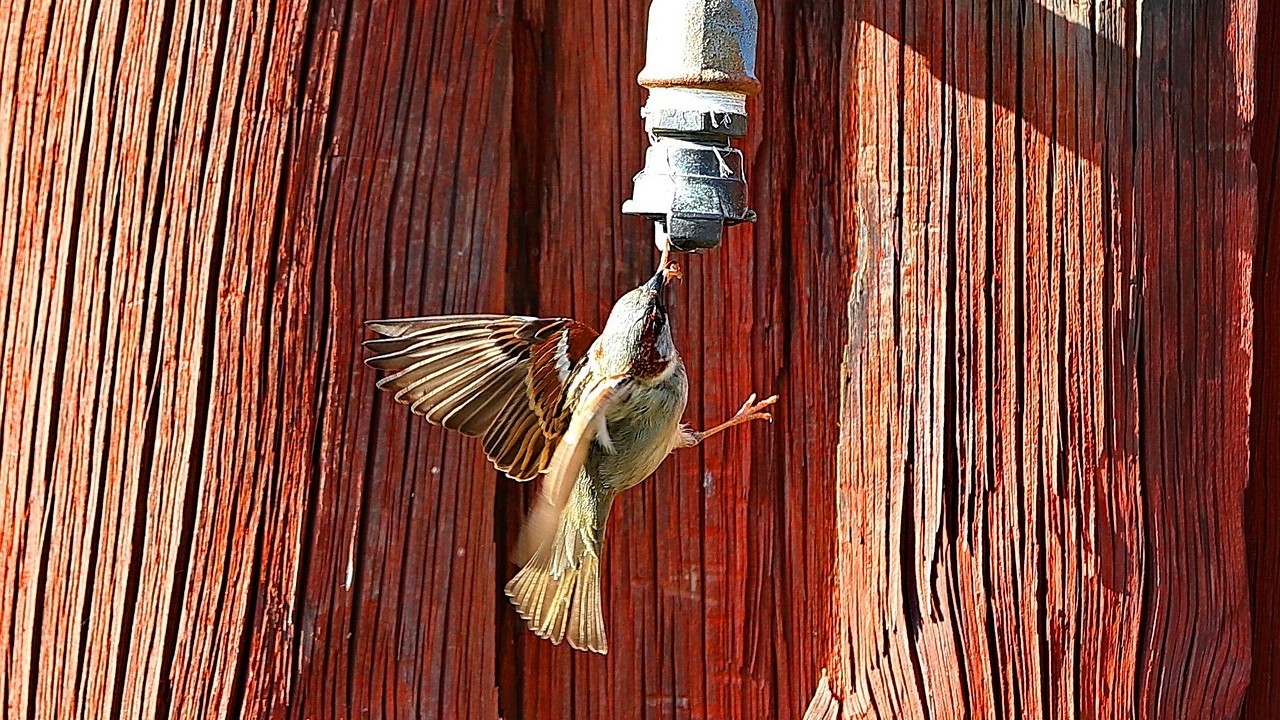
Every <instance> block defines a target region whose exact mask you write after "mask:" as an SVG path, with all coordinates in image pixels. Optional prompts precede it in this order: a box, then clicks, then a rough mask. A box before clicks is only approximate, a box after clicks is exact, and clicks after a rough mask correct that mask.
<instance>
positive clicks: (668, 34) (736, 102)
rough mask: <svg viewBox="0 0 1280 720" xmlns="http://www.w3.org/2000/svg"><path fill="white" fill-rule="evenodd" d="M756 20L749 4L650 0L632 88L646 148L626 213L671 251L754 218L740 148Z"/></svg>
mask: <svg viewBox="0 0 1280 720" xmlns="http://www.w3.org/2000/svg"><path fill="white" fill-rule="evenodd" d="M757 22H758V21H757V16H756V8H755V3H754V2H753V1H752V0H654V2H653V4H652V5H651V6H650V8H649V38H648V59H647V63H646V65H645V68H644V70H642V71H641V73H640V77H639V81H640V84H641V85H643V86H645V87H646V88H648V89H649V99H648V102H647V103H646V104H645V107H644V108H643V109H642V110H641V115H642V116H643V117H644V121H645V130H646V131H647V132H648V133H649V140H650V147H649V150H648V152H647V153H646V154H645V167H644V169H643V170H641V171H640V173H639V174H638V175H636V176H635V190H634V192H633V195H632V198H631V199H630V200H628V201H626V202H625V203H623V205H622V211H623V212H624V213H627V214H630V215H640V216H643V217H647V218H650V219H652V220H654V221H655V222H658V223H660V224H662V225H663V226H665V230H666V235H667V236H669V237H670V245H671V249H673V250H676V251H680V252H698V251H700V250H705V249H709V248H714V247H716V246H717V245H719V244H720V241H721V239H722V237H723V235H724V228H725V227H727V226H729V225H734V224H737V223H740V222H749V221H752V220H755V213H754V212H752V211H751V210H749V209H748V208H747V179H746V175H745V174H744V172H743V168H744V166H745V161H744V159H743V156H742V151H741V150H738V149H737V148H735V147H733V146H732V145H731V144H730V143H731V142H732V140H733V139H734V138H740V137H743V136H744V135H746V132H747V111H746V99H747V96H748V95H750V94H753V93H755V92H757V91H758V90H759V89H760V81H759V80H757V79H756V77H755V59H756V35H757Z"/></svg>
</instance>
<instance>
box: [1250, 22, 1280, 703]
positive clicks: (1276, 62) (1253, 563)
mask: <svg viewBox="0 0 1280 720" xmlns="http://www.w3.org/2000/svg"><path fill="white" fill-rule="evenodd" d="M1257 22H1258V33H1257V37H1258V45H1257V62H1256V67H1257V77H1256V78H1255V88H1256V89H1255V94H1254V97H1255V98H1256V101H1257V108H1256V113H1257V115H1256V117H1255V119H1254V123H1253V161H1254V163H1255V164H1256V165H1257V169H1258V249H1257V254H1256V256H1255V258H1254V279H1253V302H1254V316H1253V330H1254V344H1253V406H1252V408H1251V411H1250V412H1251V416H1252V417H1251V420H1252V428H1251V433H1250V436H1249V440H1250V446H1249V454H1250V459H1251V461H1252V462H1251V468H1250V470H1251V471H1250V474H1249V488H1248V490H1246V492H1245V500H1244V507H1245V542H1246V545H1247V547H1248V550H1249V587H1250V591H1251V599H1252V603H1251V605H1252V607H1251V610H1252V622H1253V665H1252V674H1251V678H1250V683H1249V692H1248V694H1247V695H1246V697H1245V712H1244V717H1245V718H1248V720H1260V719H1261V718H1267V717H1270V716H1271V715H1273V714H1274V713H1275V709H1276V708H1277V707H1280V676H1277V675H1276V672H1275V668H1277V667H1280V587H1277V583H1276V582H1275V578H1276V577H1280V534H1277V533H1276V531H1275V518H1276V517H1280V420H1278V419H1280V184H1278V183H1280V44H1278V43H1276V42H1275V40H1276V38H1278V37H1280V5H1277V4H1276V3H1259V4H1258V19H1257Z"/></svg>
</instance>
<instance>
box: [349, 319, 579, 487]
mask: <svg viewBox="0 0 1280 720" xmlns="http://www.w3.org/2000/svg"><path fill="white" fill-rule="evenodd" d="M368 325H369V327H370V328H372V329H373V330H374V331H376V332H378V333H379V334H380V335H382V336H383V337H380V338H375V339H373V340H369V341H367V342H365V346H366V347H368V348H369V349H370V350H372V351H373V352H375V353H377V354H376V355H374V356H373V357H370V358H368V359H367V360H366V361H365V362H367V363H368V364H369V365H370V366H372V367H375V368H378V369H380V370H386V371H388V372H389V373H390V374H388V375H387V376H386V377H384V378H382V379H381V380H379V381H378V387H379V388H381V389H383V390H388V391H390V392H394V393H395V399H396V402H400V403H403V404H405V405H408V406H409V407H410V409H411V410H412V411H413V412H414V413H416V414H418V415H422V416H423V417H425V418H426V419H427V421H428V422H431V423H433V424H436V425H442V426H444V427H446V428H449V429H451V430H457V431H459V432H462V433H464V434H466V435H471V436H473V437H483V439H484V449H485V453H486V454H487V455H488V456H489V459H490V460H492V461H493V464H494V465H495V466H496V467H497V468H498V469H499V470H501V471H503V472H505V473H507V474H508V475H510V476H511V477H513V478H515V479H517V480H528V479H530V478H533V477H535V476H536V475H537V474H538V473H541V472H544V471H545V470H546V468H547V465H548V464H549V463H550V462H551V455H552V453H553V452H554V451H555V446H556V443H557V442H558V441H559V439H560V436H561V435H563V434H564V432H565V429H566V428H567V427H568V423H569V413H568V412H567V409H566V407H565V403H564V389H565V385H566V383H567V381H568V378H569V375H570V374H571V373H572V372H573V370H574V369H575V368H576V367H577V366H578V364H579V362H580V361H581V360H582V357H583V356H584V355H585V354H586V351H587V348H589V347H590V346H591V343H592V342H594V340H595V338H596V332H595V331H594V330H592V329H591V328H589V327H587V326H586V325H583V324H582V323H579V322H575V321H573V320H569V319H567V318H548V319H540V318H532V317H521V316H511V315H443V316H439V317H424V318H406V319H402V320H382V321H377V322H370V323H368Z"/></svg>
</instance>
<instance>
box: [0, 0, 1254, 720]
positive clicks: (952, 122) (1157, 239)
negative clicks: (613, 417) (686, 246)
mask: <svg viewBox="0 0 1280 720" xmlns="http://www.w3.org/2000/svg"><path fill="white" fill-rule="evenodd" d="M646 6H647V3H646V2H645V1H644V0H626V1H625V2H603V1H601V0H561V1H559V2H556V1H554V0H425V1H424V2H415V3H395V2H387V1H385V0H271V1H268V2H261V3H237V2H230V1H229V0H227V1H223V0H219V1H217V2H215V1H212V0H141V1H135V2H130V3H109V2H100V1H99V0H86V1H84V2H79V1H71V2H55V1H54V0H43V1H32V2H26V3H23V2H11V3H0V28H2V30H0V279H3V280H5V281H7V282H5V284H4V285H3V287H4V288H5V291H4V292H3V293H2V294H0V342H2V343H3V356H2V358H3V359H2V361H0V362H3V366H2V367H0V398H2V404H0V572H3V581H0V688H3V690H2V692H3V698H2V699H3V707H4V711H5V716H6V717H15V718H30V719H36V718H54V717H57V718H63V717H76V718H79V717H85V718H89V717H95V718H96V717H102V718H116V717H123V718H170V717H172V718H185V717H202V718H205V717H207V718H230V717H245V718H260V717H280V718H284V717H297V718H330V717H332V718H345V717H367V718H384V717H385V718H401V717H403V718H409V717H415V718H417V717H428V718H435V717H439V718H498V717H502V718H507V719H508V720H514V719H515V718H569V717H573V718H591V717H598V716H602V715H608V716H611V717H627V718H630V717H660V718H772V717H778V718H790V717H800V716H801V715H802V714H803V713H804V712H805V711H806V709H808V710H809V712H811V713H813V714H815V716H817V715H820V716H822V717H828V718H830V717H836V716H839V717H845V718H860V717H879V718H962V717H964V718H969V717H972V718H987V717H990V718H1002V717H1019V716H1025V717H1044V718H1057V717H1062V718H1067V717H1081V718H1110V717H1142V718H1181V717H1214V718H1218V717H1221V718H1230V717H1237V716H1239V715H1240V708H1241V707H1242V704H1243V705H1244V707H1245V713H1244V716H1246V717H1249V718H1264V717H1268V716H1269V713H1270V710H1269V709H1270V708H1271V707H1272V706H1274V704H1275V699H1276V692H1277V688H1280V683H1277V682H1276V681H1275V680H1274V678H1273V677H1272V671H1271V669H1270V668H1271V667H1272V666H1274V664H1275V663H1273V662H1271V661H1270V660H1271V659H1273V656H1274V655H1275V654H1276V650H1275V648H1276V647H1277V646H1278V645H1277V642H1276V628H1277V627H1280V625H1278V624H1277V622H1276V613H1275V612H1274V606H1275V602H1274V601H1273V600H1274V598H1273V596H1274V589H1273V587H1272V586H1273V585H1274V583H1273V582H1269V578H1272V577H1274V576H1275V574H1276V572H1277V567H1276V565H1277V558H1280V553H1277V552H1276V547H1275V542H1274V540H1273V539H1272V538H1273V536H1274V533H1273V532H1272V530H1271V526H1272V525H1273V524H1274V522H1273V521H1274V519H1275V517H1276V514H1277V512H1280V506H1277V503H1276V502H1275V498H1276V497H1280V493H1277V492H1275V488H1274V484H1275V483H1274V482H1273V479H1274V478H1276V477H1280V471H1278V470H1277V467H1276V465H1277V462H1280V460H1277V458H1280V446H1277V444H1276V438H1277V437H1280V435H1277V433H1276V432H1275V429H1274V428H1273V427H1271V424H1269V423H1268V418H1274V417H1277V416H1280V391H1277V390H1276V388H1277V387H1280V386H1278V385H1277V382H1276V377H1277V376H1276V373H1275V371H1274V368H1275V367H1278V366H1280V365H1278V364H1277V362H1276V360H1277V348H1280V342H1276V340H1275V338H1274V337H1273V336H1274V335H1275V331H1276V330H1275V329H1276V328H1277V327H1280V304H1278V303H1277V302H1276V299H1277V297H1278V296H1277V292H1276V287H1277V283H1275V282H1272V281H1271V280H1273V279H1274V278H1272V276H1273V275H1274V274H1275V272H1276V265H1277V261H1276V259H1277V258H1278V257H1280V251H1277V247H1280V245H1278V244H1280V234H1277V232H1276V228H1280V220H1277V219H1276V217H1275V216H1276V213H1277V210H1276V208H1277V207H1280V204H1277V203H1275V202H1274V198H1273V197H1272V196H1273V195H1274V188H1275V177H1276V164H1275V162H1274V156H1275V148H1276V132H1277V131H1276V128H1277V126H1278V125H1280V123H1277V122H1276V116H1277V102H1276V101H1275V97H1276V92H1277V88H1274V87H1273V86H1274V85H1275V84H1276V83H1275V79H1276V77H1277V75H1276V73H1275V69H1276V68H1275V65H1276V51H1275V49H1274V46H1275V43H1274V42H1267V41H1265V40H1264V38H1267V37H1271V36H1273V35H1274V34H1275V32H1276V23H1277V14H1276V12H1275V10H1274V9H1272V8H1270V7H1269V6H1267V4H1266V3H1256V2H1255V1H1254V0H1224V1H1223V2H1194V3H1178V2H1170V1H1168V0H1159V1H1151V2H1142V3H1136V2H1128V3H1120V4H1115V3H1074V2H1066V0H1048V1H1045V2H1039V1H1037V2H1014V1H1013V0H990V1H985V0H911V1H910V2H898V1H896V0H894V1H889V0H859V1H858V2H856V3H844V2H837V1H835V0H822V1H821V2H809V3H785V2H774V1H772V0H769V1H763V2H760V3H759V8H760V20H761V36H760V37H761V41H760V48H759V53H760V55H759V63H758V66H759V67H758V69H759V75H760V77H761V80H762V81H763V84H764V87H765V90H764V93H763V94H762V95H760V96H759V97H758V98H755V99H753V100H752V101H751V105H750V111H751V135H750V136H749V137H748V138H747V140H746V142H745V143H744V149H745V152H746V153H747V158H748V160H749V162H750V167H749V178H750V181H751V188H752V195H753V198H754V199H753V205H754V208H755V209H756V210H758V211H759V213H760V219H759V222H757V223H756V224H755V225H753V226H749V227H742V228H736V229H733V230H731V231H730V232H729V235H728V237H727V239H726V241H725V243H724V245H723V246H722V247H721V248H720V249H719V250H717V251H715V252H713V253H711V254H709V255H706V256H702V257H697V258H689V259H687V260H685V262H684V264H685V266H686V271H687V272H686V279H685V280H684V282H683V284H682V285H681V286H680V288H679V289H678V290H677V292H676V296H677V297H676V299H675V301H674V303H673V316H674V323H675V328H676V339H677V343H678V345H679V346H680V347H681V349H682V351H683V353H684V355H685V358H686V362H687V364H688V366H689V371H690V379H691V386H692V392H691V398H690V405H689V411H688V417H687V419H688V420H689V422H691V423H692V424H694V425H695V426H698V427H703V426H708V425H711V424H714V423H715V422H718V421H720V420H722V419H724V418H725V417H727V416H728V415H730V414H731V413H732V412H733V411H734V410H735V409H736V408H737V407H738V406H739V405H740V404H741V402H742V400H743V399H744V398H745V397H746V395H748V394H749V393H751V392H760V393H773V392H776V393H779V394H781V396H782V400H781V401H780V403H779V405H778V407H777V412H776V413H775V415H776V420H775V422H774V423H773V424H771V425H767V426H766V425H758V426H754V427H751V428H750V429H749V430H742V431H734V432H732V433H728V434H726V435H724V436H720V437H717V438H716V439H715V440H713V441H710V442H708V443H707V444H706V445H705V446H703V447H701V448H699V449H697V450H693V451H686V452H684V453H682V454H680V455H678V456H676V457H675V458H673V459H672V460H671V461H669V462H668V463H666V465H664V467H663V468H661V469H660V471H659V472H658V473H657V474H656V475H655V476H654V478H653V479H651V480H650V481H648V482H647V483H645V484H644V485H642V486H641V487H640V488H637V489H635V490H633V491H631V492H628V493H627V494H625V495H624V496H623V497H622V498H621V499H620V501H619V502H618V504H617V505H616V506H615V509H614V512H613V516H612V518H611V521H610V529H609V534H608V541H607V543H606V548H607V549H606V553H605V558H604V575H605V599H606V605H607V610H606V616H607V617H606V622H607V624H608V628H609V633H610V640H611V643H610V644H611V653H610V654H609V655H608V656H606V657H603V658H602V657H596V656H586V655H583V654H575V653H573V652H571V651H570V650H568V649H567V648H564V647H552V646H551V645H549V644H548V643H545V642H543V641H539V640H537V639H536V638H534V637H533V636H532V635H530V634H529V633H528V632H527V631H526V630H525V628H524V626H523V624H522V623H521V622H520V620H519V619H518V617H517V616H516V615H515V613H514V612H513V611H512V610H511V608H510V606H509V604H508V603H507V602H506V601H505V598H503V597H502V594H501V588H502V586H503V584H504V583H505V582H506V580H507V579H508V578H509V577H510V575H511V574H512V572H514V568H513V566H511V564H510V563H509V561H508V560H507V557H508V555H509V552H510V550H511V547H512V544H513V543H514V541H515V538H516V534H517V532H518V529H519V525H520V520H521V517H522V515H523V512H524V510H525V508H526V506H527V502H528V501H529V499H530V492H531V488H530V487H528V486H524V485H520V484H516V483H513V482H510V481H508V480H506V479H504V478H500V477H498V476H497V474H496V473H495V472H494V471H493V470H492V468H491V467H490V466H489V465H488V464H487V463H486V462H485V461H484V459H483V455H482V453H481V452H480V450H479V448H478V447H477V446H476V445H475V443H474V442H471V441H467V440H463V439H460V438H456V437H453V436H449V435H447V434H445V433H442V432H440V431H439V430H438V429H434V428H429V427H427V426H425V424H423V423H421V422H418V421H416V420H415V419H414V418H411V417H410V416H409V415H408V413H405V412H404V411H403V408H400V407H399V406H395V405H394V403H391V402H389V399H388V398H386V397H380V396H379V395H378V394H377V393H375V391H374V389H373V382H374V374H373V373H372V372H371V371H370V370H368V369H367V368H366V367H365V366H364V365H363V364H362V363H361V357H362V351H361V349H360V346H359V343H360V341H361V340H362V339H364V337H365V332H364V330H363V327H362V326H361V322H362V321H363V320H366V319H371V318H378V317H394V316H403V315H419V314H432V313H442V312H504V311H505V312H519V313H536V314H542V315H568V316H572V317H575V318H578V319H580V320H583V321H585V322H588V323H591V324H593V325H597V326H598V325H599V324H600V323H601V322H602V320H603V318H604V317H605V314H606V313H607V311H608V308H609V306H610V304H611V303H612V301H613V299H614V298H616V297H617V296H618V295H619V294H621V293H622V292H624V291H625V290H627V289H629V288H630V287H632V286H633V285H634V284H636V283H637V282H639V281H640V280H642V279H643V278H645V277H647V275H648V274H649V273H650V272H651V270H652V267H653V263H654V261H655V259H656V252H655V250H654V249H653V247H652V240H651V238H652V234H651V233H652V229H651V227H649V226H648V225H647V224H646V223H644V222H643V221H641V220H639V219H636V218H628V217H623V216H621V215H620V213H619V212H618V209H619V207H620V205H621V203H622V201H623V200H624V199H625V198H626V197H628V196H629V194H630V191H631V184H630V181H629V177H630V174H632V173H633V172H634V171H636V170H638V169H639V165H640V162H641V156H642V153H643V150H644V147H645V144H646V140H645V137H644V135H643V130H642V125H641V120H640V118H639V107H640V105H641V104H642V102H643V100H644V94H643V90H642V89H641V88H640V87H638V86H637V85H635V83H634V77H635V74H636V73H637V72H638V70H639V68H640V67H641V66H642V64H643V55H644V45H643V43H644V38H643V34H642V33H643V28H644V18H645V12H646ZM1255 15H1256V18H1255ZM1255 25H1256V34H1255ZM1267 33H1270V35H1268V34H1267ZM1255 40H1258V41H1259V42H1258V43H1257V44H1258V51H1259V52H1258V57H1257V58H1256V60H1255V58H1254V43H1255ZM1255 67H1256V83H1255ZM1255 86H1256V89H1255ZM1255 98H1256V103H1257V107H1256V109H1255V107H1254V104H1255ZM1250 153H1252V156H1251V155H1250ZM1252 162H1256V163H1257V164H1258V168H1259V170H1258V172H1257V175H1256V178H1255V173H1254V170H1253V165H1252ZM1259 219H1260V223H1259ZM1251 293H1252V296H1251ZM1246 482H1247V483H1248V490H1247V491H1246V488H1245V486H1246ZM1242 528H1243V531H1242ZM1246 541H1247V544H1246ZM1246 551H1247V552H1246ZM1250 587H1251V588H1252V589H1253V596H1252V608H1253V614H1252V617H1253V620H1254V622H1253V624H1252V633H1250V623H1249V618H1250V613H1249V610H1250V605H1249V600H1250V595H1249V594H1248V589H1249V588H1250ZM1251 648H1252V649H1251ZM1251 660H1252V664H1251ZM824 671H825V672H824ZM1246 683H1250V684H1249V685H1248V694H1247V701H1246ZM815 688H818V689H819V692H818V694H817V696H815ZM811 701H813V702H812V703H811Z"/></svg>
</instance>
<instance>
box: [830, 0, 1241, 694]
mask: <svg viewBox="0 0 1280 720" xmlns="http://www.w3.org/2000/svg"><path fill="white" fill-rule="evenodd" d="M866 10H867V13H868V14H867V15H866V16H865V17H864V19H865V21H866V22H865V24H864V25H863V26H862V35H861V39H860V41H859V42H860V48H859V49H860V60H859V71H858V75H859V91H860V95H859V103H860V106H861V110H860V112H859V114H858V121H859V132H858V142H859V144H860V148H861V150H860V152H859V159H860V162H859V163H857V165H856V166H853V167H850V168H849V173H850V177H848V182H853V183H856V184H857V187H858V193H859V195H858V203H857V206H856V208H855V210H854V218H853V222H854V223H855V224H856V227H858V228H859V232H860V233H861V237H860V241H861V243H860V246H859V257H858V263H857V277H856V280H855V282H854V288H853V292H852V295H851V299H850V303H849V312H850V328H851V332H850V341H849V345H848V347H847V350H846V371H847V372H848V374H849V375H848V378H847V382H846V383H845V386H844V390H843V400H842V411H841V422H842V426H843V428H844V431H843V433H842V455H841V462H840V480H839V489H838V493H839V494H838V499H837V502H838V503H839V506H840V508H841V512H840V513H839V514H838V518H839V521H840V525H839V526H838V536H839V537H840V538H841V539H842V540H843V541H844V542H842V544H841V545H840V551H839V553H840V555H839V561H838V567H839V576H838V580H839V582H838V584H839V586H840V592H839V603H840V607H839V609H838V612H839V614H840V617H841V618H842V629H841V635H842V636H843V637H847V638H848V645H846V646H844V647H841V648H839V649H838V652H837V656H836V658H835V662H839V663H841V664H843V665H845V666H846V668H847V670H846V672H845V673H844V676H843V694H844V708H845V712H846V713H847V714H849V715H850V716H851V717H862V716H870V717H906V718H909V717H919V718H929V717H1011V716H1012V717H1018V716H1027V717H1064V718H1067V717H1128V716H1137V717H1232V716H1235V715H1236V714H1237V713H1238V712H1239V708H1240V703H1241V700H1242V698H1243V693H1244V688H1245V685H1246V683H1247V682H1248V679H1249V660H1250V655H1249V639H1248V607H1247V597H1248V596H1247V591H1246V584H1245V577H1244V562H1243V559H1244V552H1243V551H1244V547H1243V535H1242V532H1241V522H1242V502H1241V501H1242V499H1243V491H1244V487H1245V484H1246V481H1247V478H1248V444H1249V443H1248V436H1249V431H1248V426H1247V418H1248V417H1249V386H1250V373H1251V364H1252V358H1251V354H1250V349H1251V346H1252V341H1253V338H1252V329H1251V327H1250V322H1251V318H1252V307H1251V301H1250V295H1249V287H1250V286H1249V282H1250V278H1251V271H1252V261H1251V260H1252V257H1253V243H1254V238H1253V235H1252V229H1251V228H1252V227H1253V220H1252V219H1253V218H1254V217H1255V206H1254V201H1255V195H1254V189H1255V185H1254V175H1253V171H1252V167H1251V165H1250V162H1249V156H1248V154H1247V153H1248V138H1249V136H1248V133H1247V128H1248V127H1249V124H1250V122H1251V121H1252V119H1253V107H1252V102H1253V94H1252V92H1253V91H1252V75H1251V71H1252V67H1253V55H1252V43H1253V38H1254V34H1253V23H1252V18H1251V14H1252V6H1251V5H1249V4H1248V3H1227V4H1225V5H1224V6H1220V5H1216V4H1211V3H1193V4H1185V3H1160V2H1157V3H1142V4H1141V5H1140V6H1139V8H1138V10H1137V12H1139V13H1140V14H1141V17H1140V18H1138V17H1136V16H1135V12H1134V10H1133V9H1132V8H1129V7H1125V6H1119V5H1097V6H1089V5H1080V4H1076V3H1054V2H1050V3H1045V4H1043V5H1041V4H1038V3H1000V2H993V3H990V4H982V3H970V2H967V1H960V2H936V3H927V2H919V3H908V4H905V5H902V4H898V3H875V2H872V3H868V4H867V5H866ZM1139 20H1140V22H1138V21H1139ZM1138 48H1142V52H1141V53H1139V52H1138Z"/></svg>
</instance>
